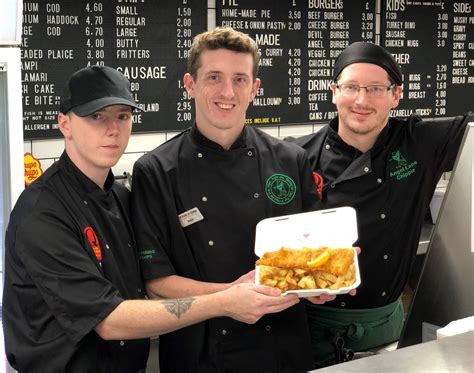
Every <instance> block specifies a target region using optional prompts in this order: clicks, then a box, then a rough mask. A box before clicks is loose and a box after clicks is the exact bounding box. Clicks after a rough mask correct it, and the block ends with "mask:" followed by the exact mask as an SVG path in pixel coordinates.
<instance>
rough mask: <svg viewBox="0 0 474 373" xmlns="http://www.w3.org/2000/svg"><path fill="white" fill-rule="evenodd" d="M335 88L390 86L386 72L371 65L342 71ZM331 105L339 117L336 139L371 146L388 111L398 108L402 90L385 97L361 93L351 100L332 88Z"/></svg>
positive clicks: (394, 91)
mask: <svg viewBox="0 0 474 373" xmlns="http://www.w3.org/2000/svg"><path fill="white" fill-rule="evenodd" d="M337 83H338V84H356V85H359V86H362V87H365V86H368V85H383V86H387V87H388V86H389V85H390V84H392V83H391V82H390V80H389V78H388V74H387V72H386V71H385V70H384V69H383V68H381V67H380V66H378V65H374V64H370V63H354V64H351V65H349V66H347V67H345V68H344V70H342V72H341V74H340V75H339V77H338V79H337ZM331 90H332V92H333V103H334V104H335V105H336V107H337V112H338V116H339V130H338V132H339V135H340V136H341V138H342V139H343V140H344V141H346V142H347V143H349V144H351V145H353V143H351V141H350V140H351V139H358V140H359V141H360V140H361V139H362V140H364V139H367V141H368V142H371V143H372V145H373V143H374V142H375V139H376V138H377V136H378V134H379V133H380V132H381V131H382V129H383V128H384V127H385V126H386V125H387V122H388V116H389V113H390V110H391V109H392V108H395V107H397V106H398V102H399V101H400V95H401V92H402V88H401V87H400V86H396V88H394V90H389V91H388V92H387V95H386V96H385V97H379V98H377V97H369V96H368V95H367V92H366V90H365V89H361V90H360V91H359V93H358V94H356V95H355V96H353V97H347V96H344V95H342V94H341V92H340V91H339V90H338V89H337V88H336V86H335V84H333V85H332V86H331Z"/></svg>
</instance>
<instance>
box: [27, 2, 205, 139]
mask: <svg viewBox="0 0 474 373" xmlns="http://www.w3.org/2000/svg"><path fill="white" fill-rule="evenodd" d="M206 24H207V1H206V0H178V1H171V0H167V1H166V0H161V1H152V0H115V1H112V0H102V1H101V0H96V1H72V0H61V1H59V0H57V1H36V2H35V1H31V2H24V4H23V30H22V31H23V39H22V46H21V59H22V61H21V63H22V66H21V67H22V81H23V86H22V90H23V125H24V136H25V139H33V138H46V137H60V133H59V131H58V129H57V114H58V110H59V100H60V95H61V93H62V90H63V88H64V85H65V83H66V80H67V79H68V78H69V76H70V75H71V74H72V73H73V72H74V71H76V70H79V69H80V68H83V67H85V66H90V65H107V66H111V67H114V68H116V69H117V70H119V71H121V72H122V73H123V74H124V75H125V76H126V77H127V78H128V79H129V80H130V82H131V90H132V93H133V95H134V97H135V100H136V101H137V102H138V103H139V105H140V107H141V108H143V109H144V110H145V111H146V112H145V111H144V112H139V111H137V112H135V113H134V115H133V117H134V118H133V119H134V126H133V132H149V131H169V130H183V129H185V128H187V127H189V126H190V125H191V124H192V121H193V118H192V112H191V102H190V98H189V97H188V95H187V93H186V91H185V89H184V87H183V85H182V82H181V79H182V76H183V74H184V72H185V71H186V63H187V60H186V58H187V53H188V49H189V47H190V46H191V42H192V38H193V37H194V36H195V35H196V34H198V33H200V32H202V31H203V30H205V29H206Z"/></svg>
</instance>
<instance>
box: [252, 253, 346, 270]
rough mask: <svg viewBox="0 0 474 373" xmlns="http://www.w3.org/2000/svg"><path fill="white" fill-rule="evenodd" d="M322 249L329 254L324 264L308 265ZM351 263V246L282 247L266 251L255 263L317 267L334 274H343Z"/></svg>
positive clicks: (290, 266) (306, 267)
mask: <svg viewBox="0 0 474 373" xmlns="http://www.w3.org/2000/svg"><path fill="white" fill-rule="evenodd" d="M324 251H326V252H328V254H329V259H328V260H327V261H326V262H325V263H324V264H322V265H320V266H318V267H317V268H314V267H311V266H309V265H308V262H311V261H313V260H314V259H316V258H317V257H319V256H320V255H321V254H322V253H323V252H324ZM353 263H354V250H353V249H352V248H340V249H339V248H338V249H332V248H329V247H320V248H317V249H314V248H308V247H305V248H303V249H298V250H294V249H289V248H286V247H282V248H281V249H280V250H278V251H270V252H266V253H265V254H263V256H262V257H261V258H260V259H259V260H257V262H256V264H257V265H265V266H271V267H278V268H287V269H291V268H301V269H306V270H311V269H313V270H314V269H317V270H318V271H321V272H326V273H331V274H333V275H335V276H342V275H345V274H346V273H347V272H348V271H349V268H350V266H351V264H353Z"/></svg>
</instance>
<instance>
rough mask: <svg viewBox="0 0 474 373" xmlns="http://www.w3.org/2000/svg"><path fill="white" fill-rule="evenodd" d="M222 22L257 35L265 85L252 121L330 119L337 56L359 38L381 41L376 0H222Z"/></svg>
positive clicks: (219, 12) (219, 6) (249, 115)
mask: <svg viewBox="0 0 474 373" xmlns="http://www.w3.org/2000/svg"><path fill="white" fill-rule="evenodd" d="M216 8H217V24H218V25H221V26H230V27H233V28H235V29H237V30H239V31H242V32H245V33H247V34H249V35H250V36H252V37H253V38H254V39H255V40H256V42H257V44H258V46H259V48H260V52H261V59H260V62H261V63H260V72H259V78H260V79H261V80H262V85H261V88H260V90H259V92H258V94H257V96H256V97H255V99H254V100H253V105H251V106H250V107H249V110H248V113H247V118H248V119H247V122H248V124H255V125H263V126H266V125H283V124H297V123H308V122H318V121H320V122H321V121H328V120H329V119H331V118H333V117H334V116H335V115H336V112H335V106H334V105H333V104H332V103H331V98H332V97H331V93H330V91H329V83H330V81H331V73H332V67H333V65H334V60H335V58H336V57H337V56H338V55H339V53H340V52H341V51H342V50H343V49H344V48H345V47H346V46H348V45H349V44H351V43H352V42H355V41H361V40H362V41H371V42H375V31H376V30H375V20H376V17H375V0H373V1H353V0H333V1H323V0H304V1H303V0H279V1H274V0H259V1H253V0H218V1H217V4H216Z"/></svg>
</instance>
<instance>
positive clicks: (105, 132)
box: [58, 105, 132, 187]
mask: <svg viewBox="0 0 474 373" xmlns="http://www.w3.org/2000/svg"><path fill="white" fill-rule="evenodd" d="M58 124H59V129H60V130H61V132H62V134H63V135H64V138H65V141H66V152H67V154H68V156H69V158H70V159H71V160H72V161H73V162H74V164H75V165H76V166H77V167H78V168H79V169H80V170H81V171H82V172H83V173H84V174H85V175H87V176H88V177H89V178H90V179H91V180H93V181H94V182H96V184H98V185H99V186H100V187H102V186H103V183H104V182H105V179H106V177H107V175H108V172H109V170H110V168H111V167H113V166H114V165H115V164H116V163H117V162H118V160H119V159H120V157H121V156H122V154H123V152H124V151H125V148H126V147H127V144H128V140H129V138H130V133H131V130H132V110H131V108H130V106H126V105H112V106H108V107H105V108H103V109H102V110H100V111H97V112H96V113H94V114H91V115H89V116H86V117H79V116H78V115H76V114H74V113H73V112H69V113H68V114H62V113H60V114H59V116H58Z"/></svg>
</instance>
